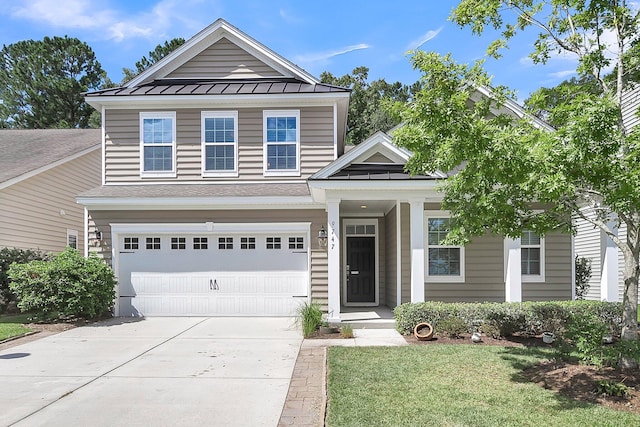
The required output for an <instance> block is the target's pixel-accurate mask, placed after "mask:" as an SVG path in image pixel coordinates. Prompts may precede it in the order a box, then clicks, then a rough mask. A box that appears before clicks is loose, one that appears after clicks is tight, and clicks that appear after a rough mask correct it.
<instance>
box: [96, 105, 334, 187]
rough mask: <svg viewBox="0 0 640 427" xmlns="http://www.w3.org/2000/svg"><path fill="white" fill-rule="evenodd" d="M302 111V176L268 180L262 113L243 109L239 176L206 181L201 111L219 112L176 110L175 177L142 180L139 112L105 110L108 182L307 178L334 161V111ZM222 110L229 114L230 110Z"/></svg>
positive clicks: (241, 114) (240, 127) (328, 108)
mask: <svg viewBox="0 0 640 427" xmlns="http://www.w3.org/2000/svg"><path fill="white" fill-rule="evenodd" d="M291 109H297V108H291ZM299 110H300V169H301V177H279V176H273V177H269V178H267V177H264V176H263V130H262V123H263V120H262V112H263V110H262V109H257V108H242V109H238V110H237V111H238V170H239V176H238V178H203V177H202V176H201V170H202V164H201V159H202V156H201V136H200V126H201V125H200V117H201V111H215V110H214V109H208V110H200V109H178V110H176V140H177V141H176V155H177V157H176V163H177V177H176V178H169V179H166V178H145V179H143V178H141V177H140V125H139V123H140V119H139V117H140V116H139V113H140V111H138V110H107V111H106V120H105V174H106V183H107V184H117V183H140V182H150V181H151V182H176V181H178V182H187V181H189V182H193V181H222V180H227V181H229V180H231V181H235V180H268V179H271V180H282V179H294V180H295V179H300V178H308V177H309V176H311V175H312V174H314V173H315V172H317V171H318V170H320V169H322V168H323V167H325V166H326V165H327V164H329V163H330V162H331V161H333V109H332V108H331V107H305V108H300V109H299ZM153 111H162V110H153ZM167 111H168V110H167ZM172 111H173V110H172ZM223 111H228V109H225V110H223Z"/></svg>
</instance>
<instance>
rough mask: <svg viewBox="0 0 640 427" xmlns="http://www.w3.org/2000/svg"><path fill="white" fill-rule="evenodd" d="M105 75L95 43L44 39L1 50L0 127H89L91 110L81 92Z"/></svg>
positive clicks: (67, 39) (92, 87) (64, 38)
mask: <svg viewBox="0 0 640 427" xmlns="http://www.w3.org/2000/svg"><path fill="white" fill-rule="evenodd" d="M105 78H106V74H105V72H104V70H103V69H102V66H101V65H100V63H99V62H98V60H97V59H96V57H95V54H94V52H93V50H92V49H91V47H89V45H87V44H86V43H84V42H82V41H80V40H78V39H77V38H70V37H66V36H65V37H45V38H44V39H43V40H25V41H20V42H17V43H14V44H10V45H4V46H3V47H2V50H1V51H0V101H1V102H0V128H3V127H6V128H29V129H46V128H75V127H80V128H86V127H89V125H90V120H91V114H92V113H93V111H94V110H93V108H92V107H91V106H90V105H89V104H87V103H86V102H85V101H84V97H83V95H82V93H83V92H86V91H89V90H94V89H99V88H100V87H101V85H102V84H103V83H104V82H105Z"/></svg>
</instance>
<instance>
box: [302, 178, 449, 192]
mask: <svg viewBox="0 0 640 427" xmlns="http://www.w3.org/2000/svg"><path fill="white" fill-rule="evenodd" d="M308 184H309V188H310V189H322V190H343V191H367V190H369V191H378V190H398V191H403V190H410V191H425V190H427V191H428V190H436V189H437V188H438V186H439V185H440V184H441V180H435V179H433V180H431V179H429V180H398V181H396V180H388V181H370V180H362V181H360V180H351V181H338V180H335V181H334V180H313V181H312V180H310V181H308Z"/></svg>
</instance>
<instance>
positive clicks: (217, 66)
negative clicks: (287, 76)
mask: <svg viewBox="0 0 640 427" xmlns="http://www.w3.org/2000/svg"><path fill="white" fill-rule="evenodd" d="M275 76H282V73H280V72H278V71H276V70H274V69H273V68H272V67H270V66H269V65H267V64H265V63H264V62H262V61H260V60H259V59H258V58H256V57H255V56H253V55H251V54H249V53H247V52H246V51H244V50H242V49H241V48H239V47H238V46H237V45H235V44H234V43H232V42H231V41H229V40H228V39H226V38H222V39H220V40H219V41H217V42H216V43H214V44H212V45H211V46H209V47H208V48H206V49H205V50H203V51H202V52H200V53H199V54H197V55H196V56H195V57H193V58H191V59H190V60H189V61H187V62H186V63H184V64H183V65H181V66H180V67H178V68H177V69H175V70H174V71H172V72H171V73H169V75H167V77H168V78H202V77H207V78H222V79H224V78H233V79H248V78H258V77H275Z"/></svg>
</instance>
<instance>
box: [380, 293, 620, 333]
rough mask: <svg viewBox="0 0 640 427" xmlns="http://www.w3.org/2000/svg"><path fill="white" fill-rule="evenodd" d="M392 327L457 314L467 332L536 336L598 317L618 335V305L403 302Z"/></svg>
mask: <svg viewBox="0 0 640 427" xmlns="http://www.w3.org/2000/svg"><path fill="white" fill-rule="evenodd" d="M393 311H394V314H395V318H396V328H397V329H398V332H400V333H401V334H403V335H409V334H411V333H413V328H414V327H415V325H417V324H418V323H421V322H428V323H431V324H432V325H433V327H434V328H435V329H436V332H437V327H438V323H439V322H442V321H443V320H445V319H449V318H452V317H457V318H460V319H462V320H463V321H464V322H465V323H466V324H467V331H468V332H473V331H478V330H481V329H485V330H488V329H490V330H495V331H496V332H497V333H499V335H500V336H503V337H504V336H509V335H513V334H515V333H519V334H527V335H537V334H540V333H542V332H545V331H549V332H555V333H561V332H562V331H563V330H565V329H566V327H567V324H568V322H569V320H570V319H572V318H585V319H587V318H593V317H595V318H598V319H600V320H601V321H602V322H603V323H604V324H605V325H606V327H607V328H608V329H609V331H610V333H611V334H613V335H614V336H617V335H619V332H620V330H621V327H622V304H621V303H612V302H601V301H551V302H522V303H519V302H511V303H507V302H505V303H493V302H485V303H444V302H438V301H428V302H421V303H407V304H402V305H399V306H397V307H396V308H395V309H394V310H393Z"/></svg>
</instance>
